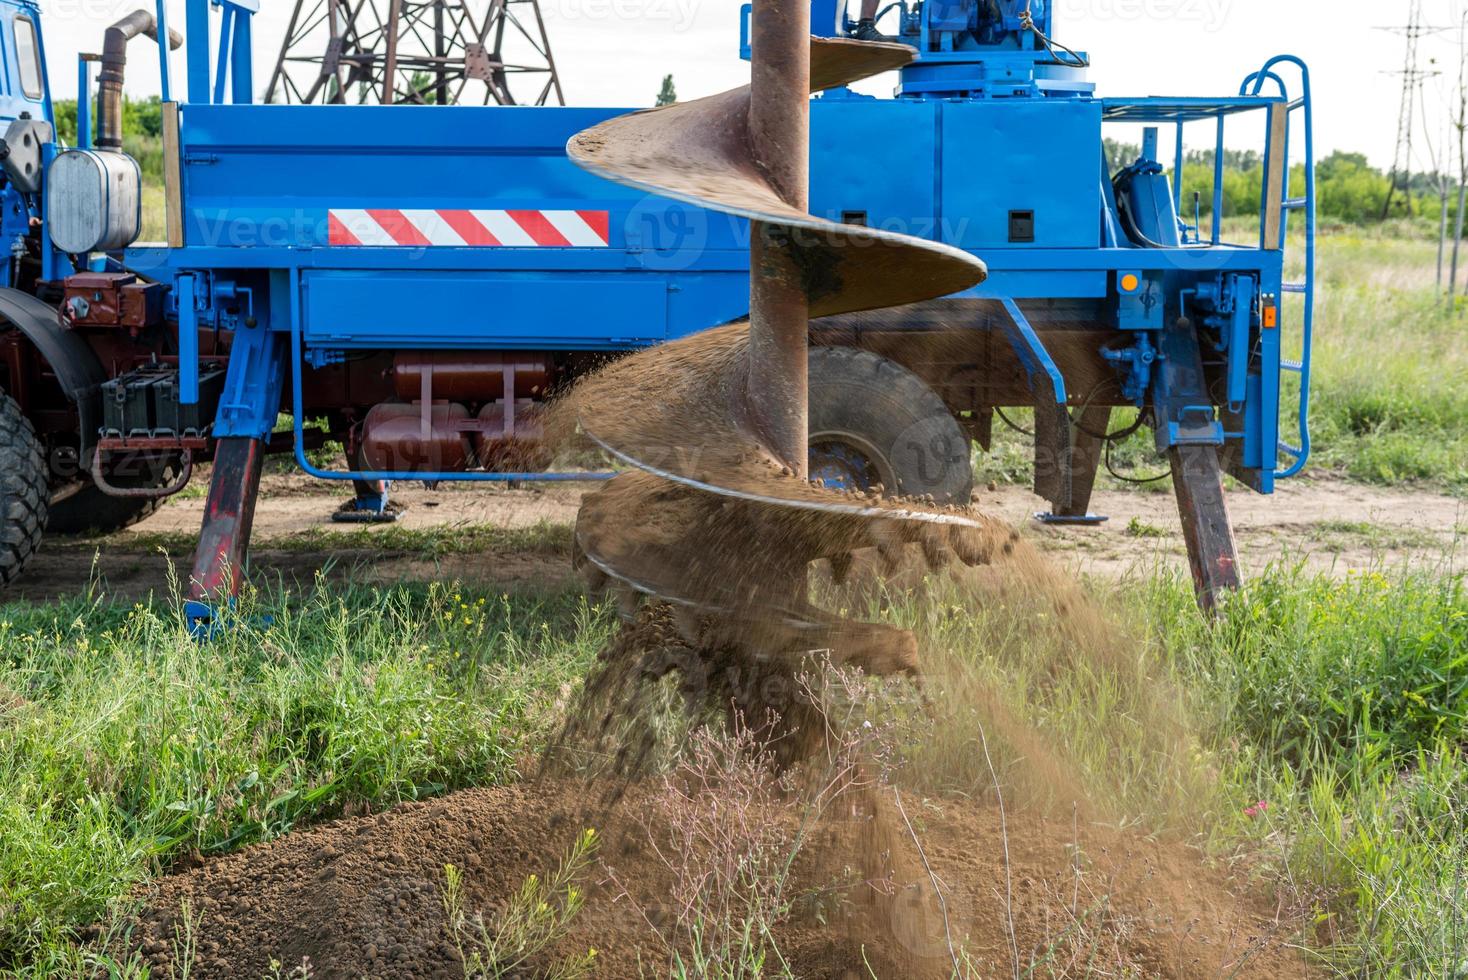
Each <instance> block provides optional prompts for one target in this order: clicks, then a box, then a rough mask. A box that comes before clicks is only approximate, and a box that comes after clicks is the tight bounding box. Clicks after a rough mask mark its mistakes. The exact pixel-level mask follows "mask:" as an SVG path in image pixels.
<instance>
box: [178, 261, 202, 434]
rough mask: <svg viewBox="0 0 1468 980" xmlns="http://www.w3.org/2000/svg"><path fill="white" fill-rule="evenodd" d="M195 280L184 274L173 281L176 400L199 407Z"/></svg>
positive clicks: (197, 320)
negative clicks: (176, 298)
mask: <svg viewBox="0 0 1468 980" xmlns="http://www.w3.org/2000/svg"><path fill="white" fill-rule="evenodd" d="M197 281H198V280H197V277H196V276H195V275H194V273H192V272H186V273H184V274H183V275H181V276H179V277H178V279H177V280H175V282H174V289H175V290H177V292H178V400H179V403H180V404H183V405H197V404H199V307H198V299H199V297H198V291H197V290H196V289H195V283H196V282H197Z"/></svg>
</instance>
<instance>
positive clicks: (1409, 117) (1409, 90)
mask: <svg viewBox="0 0 1468 980" xmlns="http://www.w3.org/2000/svg"><path fill="white" fill-rule="evenodd" d="M1384 30H1388V31H1390V32H1392V33H1393V34H1401V35H1403V36H1404V37H1405V38H1406V41H1407V53H1406V58H1405V59H1404V60H1403V62H1402V68H1401V70H1400V71H1394V72H1387V73H1386V74H1388V75H1400V76H1401V78H1402V105H1401V109H1400V110H1399V111H1398V116H1397V146H1396V151H1395V152H1394V153H1393V155H1392V169H1391V185H1390V186H1389V187H1388V188H1387V194H1386V200H1385V201H1384V202H1383V203H1382V206H1381V216H1382V218H1386V217H1387V216H1388V215H1389V214H1390V213H1391V207H1392V202H1393V201H1394V200H1395V198H1396V196H1397V194H1399V193H1400V194H1402V195H1403V196H1404V197H1405V198H1406V200H1407V214H1408V216H1409V217H1410V216H1411V214H1412V133H1413V128H1414V126H1415V125H1416V123H1415V112H1416V109H1417V103H1418V101H1419V100H1420V99H1421V98H1422V83H1423V82H1424V81H1425V80H1427V79H1428V78H1431V77H1432V76H1434V75H1436V74H1438V73H1437V72H1435V71H1424V70H1423V69H1421V68H1419V67H1418V57H1417V47H1418V42H1419V41H1421V40H1422V38H1424V37H1426V36H1427V35H1429V34H1436V33H1437V32H1439V31H1441V30H1442V28H1440V27H1426V26H1424V25H1423V23H1422V0H1411V3H1410V5H1409V7H1408V12H1407V24H1406V26H1405V27H1388V28H1384Z"/></svg>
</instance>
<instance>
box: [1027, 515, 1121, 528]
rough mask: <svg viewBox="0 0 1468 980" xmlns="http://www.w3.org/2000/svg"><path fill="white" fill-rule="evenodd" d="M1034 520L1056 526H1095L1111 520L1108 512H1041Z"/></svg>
mask: <svg viewBox="0 0 1468 980" xmlns="http://www.w3.org/2000/svg"><path fill="white" fill-rule="evenodd" d="M1035 520H1037V521H1039V522H1040V523H1041V524H1051V525H1055V526H1058V527H1096V526H1097V525H1100V524H1105V523H1106V522H1107V521H1109V520H1111V517H1110V515H1108V514H1052V513H1049V512H1041V513H1038V514H1036V515H1035Z"/></svg>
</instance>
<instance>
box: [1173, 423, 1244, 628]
mask: <svg viewBox="0 0 1468 980" xmlns="http://www.w3.org/2000/svg"><path fill="white" fill-rule="evenodd" d="M1168 458H1169V459H1170V460H1171V462H1172V489H1173V492H1174V493H1176V495H1177V509H1178V514H1179V515H1180V516H1181V517H1182V522H1183V539H1184V540H1185V541H1186V542H1187V545H1188V565H1189V566H1190V567H1191V568H1192V572H1193V589H1194V591H1195V592H1196V593H1197V597H1198V605H1199V606H1201V607H1202V608H1203V610H1204V611H1206V612H1212V611H1213V610H1214V609H1216V608H1217V606H1218V602H1219V600H1220V599H1221V598H1222V597H1223V595H1224V593H1225V592H1231V591H1234V590H1235V589H1237V588H1238V587H1239V585H1240V581H1239V560H1238V551H1237V548H1236V547H1235V544H1234V531H1233V527H1232V525H1230V524H1229V519H1228V503H1227V501H1225V500H1224V496H1223V477H1222V475H1221V474H1220V473H1219V469H1218V450H1217V449H1215V448H1214V447H1213V446H1174V447H1173V448H1172V449H1171V450H1169V451H1168Z"/></svg>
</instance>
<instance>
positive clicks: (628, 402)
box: [559, 0, 985, 673]
mask: <svg viewBox="0 0 1468 980" xmlns="http://www.w3.org/2000/svg"><path fill="white" fill-rule="evenodd" d="M809 19H810V4H809V2H808V0H754V4H753V11H752V14H751V24H750V27H751V49H752V52H753V59H752V64H751V71H750V84H749V85H748V86H746V87H744V88H741V89H736V90H734V91H732V92H725V93H723V94H721V95H715V96H711V97H709V98H706V99H700V100H698V101H695V102H683V103H675V104H673V105H670V106H666V107H663V108H659V109H652V110H647V111H643V112H636V113H632V114H629V115H626V116H620V117H617V118H615V119H611V120H608V121H606V122H604V123H602V124H600V125H598V126H596V127H594V128H592V129H589V130H586V131H584V132H582V133H578V134H577V135H576V136H574V137H572V139H571V140H570V142H569V143H568V145H567V152H568V154H569V155H570V157H571V159H572V160H574V161H575V162H576V163H578V164H579V165H581V166H582V167H585V168H586V169H588V170H590V171H592V172H594V173H596V174H598V175H600V176H603V177H606V178H608V179H610V180H613V181H617V182H619V183H623V184H627V185H630V186H633V187H637V188H640V189H642V190H645V191H648V192H650V193H654V194H659V195H662V196H665V197H670V198H673V199H675V200H681V201H685V202H689V203H692V204H696V205H699V206H700V207H704V208H709V209H713V210H718V211H725V212H728V213H730V214H734V215H738V216H740V217H743V218H747V219H748V220H749V221H750V222H751V228H750V237H751V246H750V316H749V321H748V322H747V323H744V324H736V325H732V326H729V327H723V328H719V329H717V330H712V331H708V332H705V333H703V334H699V335H696V336H694V337H691V338H687V339H685V340H682V341H677V342H674V343H671V344H667V345H664V346H663V347H660V348H655V349H652V350H649V351H645V352H643V353H640V354H637V355H634V356H632V357H629V358H625V359H623V360H622V361H619V362H617V363H615V364H613V365H611V366H610V367H609V368H607V369H604V370H603V371H601V372H599V373H598V374H596V375H593V376H592V377H591V378H589V379H587V380H586V381H584V382H582V384H581V385H579V386H578V387H577V389H576V390H575V391H573V392H572V394H571V396H570V397H569V398H568V399H566V400H565V402H564V403H563V405H562V406H561V408H560V409H559V410H560V411H561V412H563V413H569V414H570V415H571V416H573V417H574V421H575V425H577V426H579V428H580V429H581V431H582V432H583V433H584V434H585V435H586V436H588V437H590V439H591V440H592V441H593V442H595V443H597V444H598V445H600V446H601V447H602V448H604V449H605V450H607V451H608V452H609V453H610V454H611V455H613V456H614V457H616V458H617V459H619V460H621V461H622V462H624V463H626V464H628V465H630V466H632V467H634V468H635V469H636V470H638V471H641V472H634V473H629V474H625V475H623V476H619V477H617V478H616V479H614V480H612V481H610V483H609V484H607V485H606V486H605V487H604V488H603V489H602V490H600V491H598V492H597V493H596V494H592V495H590V496H589V497H588V498H587V500H586V502H585V503H584V504H583V508H582V513H581V514H580V516H579V517H578V520H577V544H578V547H580V548H581V549H582V550H584V552H585V553H586V556H587V559H588V565H589V566H590V567H593V568H595V569H596V571H597V572H598V573H601V574H604V575H609V576H611V577H612V578H613V579H617V580H619V581H620V582H621V583H623V584H624V585H625V586H630V587H632V588H635V589H636V590H637V591H639V592H646V593H649V594H651V595H654V596H659V597H662V598H664V599H666V600H668V601H669V602H671V603H673V604H674V605H675V606H678V607H681V611H680V612H678V613H676V618H677V620H678V628H679V632H680V633H684V635H685V638H688V636H687V632H694V633H695V636H697V635H704V636H706V637H707V636H727V637H733V638H736V639H737V640H739V641H741V642H745V643H748V644H754V645H758V646H760V647H762V648H767V649H768V652H770V653H781V652H784V651H791V650H798V649H813V648H817V647H820V646H823V645H830V646H832V647H833V648H834V647H837V646H844V647H845V648H846V650H845V651H844V653H843V651H840V650H837V651H836V656H837V659H838V660H839V659H845V660H848V661H850V662H854V663H857V664H859V665H860V666H863V667H865V668H867V669H870V670H872V671H874V672H879V673H886V672H892V671H897V672H912V671H914V670H915V669H916V645H915V643H914V642H913V640H912V637H911V636H910V635H909V634H907V633H905V632H903V631H900V630H892V629H891V628H890V627H878V626H873V625H870V624H859V623H845V622H843V621H840V620H836V619H834V618H833V617H830V616H829V615H828V614H825V613H822V612H820V611H819V610H816V609H814V608H813V607H811V606H810V604H809V602H808V601H807V599H806V587H805V568H806V566H807V565H808V564H809V563H810V562H811V561H814V560H817V559H819V558H828V559H829V560H830V563H831V570H832V575H833V577H834V578H836V579H837V580H838V581H840V580H844V578H845V577H846V575H847V573H848V571H849V569H850V567H851V560H852V556H851V551H852V550H854V549H858V548H863V547H870V546H872V545H874V544H875V545H877V546H878V548H879V551H880V552H881V555H882V558H883V561H884V563H885V564H886V565H887V566H888V567H889V570H890V569H891V568H895V567H896V565H898V564H900V562H901V559H902V558H903V556H904V552H905V550H906V547H907V545H908V544H909V543H921V545H922V547H923V551H924V554H925V555H926V556H927V557H928V558H929V561H930V563H931V562H935V561H938V560H941V559H942V557H943V555H944V554H945V549H944V548H943V547H942V546H941V542H942V541H943V540H945V539H946V538H947V537H948V536H950V535H951V534H953V533H954V532H956V531H957V530H958V529H959V528H963V529H965V530H968V531H973V532H975V533H978V532H979V529H981V528H982V524H981V523H980V522H979V521H978V520H977V519H976V518H973V517H970V516H967V515H964V514H959V513H953V512H951V511H948V510H944V509H941V508H938V507H937V506H935V505H933V504H932V503H931V500H929V501H926V502H916V501H896V502H893V501H885V500H881V499H879V498H880V491H878V493H877V494H876V495H874V496H873V497H871V498H863V497H861V496H855V495H852V494H850V493H848V492H846V491H842V490H832V489H828V488H826V487H824V486H821V485H820V484H818V483H812V482H811V481H810V480H809V479H808V474H807V465H806V459H807V445H806V442H807V438H806V434H807V415H808V412H807V394H808V393H807V380H806V373H807V359H808V332H809V322H810V319H811V318H812V317H817V316H827V315H830V314H835V313H844V312H854V311H859V310H868V309H877V308H882V307H887V306H895V305H900V304H906V303H914V302H919V301H921V300H926V299H932V298H934V297H938V296H943V295H947V294H949V293H954V292H958V291H960V290H964V289H967V288H969V287H971V286H973V285H975V284H977V283H978V282H981V281H982V280H983V278H984V276H985V269H984V265H983V263H982V262H980V261H979V260H977V259H975V258H974V257H973V256H971V255H969V254H968V253H966V252H963V251H960V250H958V249H954V248H950V247H948V246H946V245H941V244H939V243H936V242H931V241H926V240H922V239H918V238H912V237H909V236H906V235H899V234H895V233H893V232H888V231H883V230H881V229H878V228H871V227H866V226H856V225H846V224H840V223H837V222H833V221H828V220H825V219H822V218H818V217H815V216H813V215H811V214H810V213H809V212H808V209H807V180H808V172H809V161H808V150H809V111H810V105H809V96H810V93H811V92H812V91H819V90H822V89H826V88H833V87H836V86H842V85H846V84H848V83H850V82H853V81H856V80H858V79H861V78H865V77H868V76H870V75H875V74H879V73H881V72H884V71H888V70H891V69H894V68H898V67H901V66H902V65H904V64H906V63H907V62H909V61H910V60H912V58H913V57H914V52H913V50H912V49H911V48H909V47H907V46H905V45H900V44H868V43H863V42H857V41H848V40H834V39H822V38H812V37H810V29H809V28H810V25H809ZM955 550H957V549H955ZM965 553H971V550H970V551H968V552H965V551H962V550H960V555H961V556H962V555H963V554H965ZM690 622H692V623H694V625H693V626H690V625H688V624H689V623H690ZM822 638H825V639H827V640H830V641H831V642H830V643H829V644H826V643H823V642H822ZM689 642H695V640H694V639H690V640H689ZM706 642H711V641H706Z"/></svg>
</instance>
